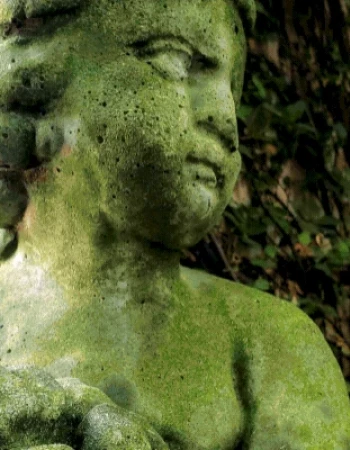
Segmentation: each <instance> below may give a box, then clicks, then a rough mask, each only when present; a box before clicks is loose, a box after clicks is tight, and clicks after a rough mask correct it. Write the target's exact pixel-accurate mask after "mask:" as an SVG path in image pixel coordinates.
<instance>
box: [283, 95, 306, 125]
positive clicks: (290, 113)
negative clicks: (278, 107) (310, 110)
mask: <svg viewBox="0 0 350 450" xmlns="http://www.w3.org/2000/svg"><path fill="white" fill-rule="evenodd" d="M306 108H307V105H306V103H305V102H304V100H299V101H297V102H295V103H293V104H291V105H288V106H287V108H286V110H285V114H286V119H287V120H288V122H289V123H294V122H297V121H298V120H299V119H301V118H302V116H303V115H304V113H305V112H306Z"/></svg>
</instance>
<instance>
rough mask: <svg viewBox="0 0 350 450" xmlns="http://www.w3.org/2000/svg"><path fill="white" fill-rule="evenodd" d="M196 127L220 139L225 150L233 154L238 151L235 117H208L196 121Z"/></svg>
mask: <svg viewBox="0 0 350 450" xmlns="http://www.w3.org/2000/svg"><path fill="white" fill-rule="evenodd" d="M197 123H198V125H199V126H201V127H203V128H205V129H206V130H207V131H209V132H210V133H213V134H215V135H216V137H217V138H219V139H220V141H221V143H222V145H223V146H224V148H225V150H228V151H229V152H230V153H234V152H235V151H236V150H238V134H237V124H236V115H235V114H233V117H232V116H229V117H223V118H220V116H219V117H218V115H217V114H216V115H214V114H212V115H208V116H207V117H206V118H205V119H202V120H199V121H197Z"/></svg>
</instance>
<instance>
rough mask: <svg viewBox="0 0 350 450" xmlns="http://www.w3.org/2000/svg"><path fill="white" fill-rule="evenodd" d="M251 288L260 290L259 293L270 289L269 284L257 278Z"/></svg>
mask: <svg viewBox="0 0 350 450" xmlns="http://www.w3.org/2000/svg"><path fill="white" fill-rule="evenodd" d="M253 287H254V288H255V289H260V291H268V290H269V289H270V283H269V282H268V281H267V280H265V279H264V278H258V279H257V280H256V281H255V282H254V284H253Z"/></svg>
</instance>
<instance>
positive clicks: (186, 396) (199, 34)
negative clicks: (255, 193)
mask: <svg viewBox="0 0 350 450" xmlns="http://www.w3.org/2000/svg"><path fill="white" fill-rule="evenodd" d="M235 5H236V6H237V7H236V6H235ZM36 15H38V16H40V17H34V16H36ZM253 17H254V4H253V2H251V1H250V0H247V1H245V0H240V1H237V2H231V1H228V0H162V1H159V0H146V1H145V0H118V1H110V0H90V1H86V2H81V3H80V2H75V1H74V0H69V1H68V2H64V0H62V1H58V2H54V1H46V0H38V1H34V0H32V1H28V2H26V1H19V2H15V1H14V2H12V1H5V0H0V22H1V23H2V24H3V29H4V32H3V36H2V38H1V43H0V44H1V45H0V61H1V63H0V109H1V118H2V119H1V120H2V122H1V123H5V124H7V125H6V126H7V127H8V130H7V129H6V130H7V131H6V132H5V134H8V135H9V136H11V137H12V139H14V140H15V141H16V145H14V144H12V141H11V145H13V146H12V147H11V146H10V145H8V146H7V147H6V145H5V144H4V146H3V147H2V148H3V150H2V153H3V154H5V153H6V155H7V156H6V158H5V157H4V158H3V159H4V160H5V159H8V160H9V161H10V160H11V161H10V163H8V164H9V165H13V167H15V170H12V171H11V170H9V168H7V169H6V170H5V171H4V172H1V173H0V174H1V178H0V227H3V228H4V229H5V230H6V232H9V231H11V232H12V233H16V235H17V234H18V237H19V242H18V249H17V251H13V252H12V253H13V254H12V253H11V252H9V253H8V254H7V256H6V257H5V258H3V259H5V260H6V261H5V262H2V263H1V265H0V358H1V364H2V365H3V366H4V369H2V371H1V374H0V375H1V376H0V378H1V380H0V450H5V449H8V448H12V449H23V448H33V447H35V448H41V449H42V450H46V449H47V450H64V449H67V450H68V448H73V449H75V450H79V449H84V450H90V449H96V450H97V449H101V450H104V449H107V448H108V449H112V448H116V449H118V448H120V449H123V450H126V449H130V450H131V449H135V450H141V449H145V450H146V449H154V450H158V449H159V450H163V449H167V448H169V449H170V450H175V449H176V450H197V449H198V450H212V449H220V450H225V449H239V448H245V449H249V450H281V449H282V448H286V449H287V448H288V449H298V450H316V449H317V450H347V449H349V448H350V426H349V424H350V408H349V401H348V397H347V392H346V388H345V384H344V381H343V379H342V376H341V372H340V369H339V367H338V366H337V363H336V361H335V359H334V357H333V355H332V353H331V351H330V349H329V348H328V346H327V344H326V343H325V341H324V339H323V337H322V335H321V333H320V332H319V330H318V329H317V327H316V326H315V325H314V324H313V323H312V322H311V321H310V320H309V319H308V318H307V317H306V316H305V315H304V314H303V313H301V312H300V311H299V310H298V309H297V308H296V307H295V306H293V305H291V304H288V303H286V302H283V301H280V300H278V299H275V298H273V297H271V296H268V295H265V294H263V293H261V292H259V291H256V290H253V289H249V288H246V287H244V286H241V285H239V284H235V283H230V282H227V281H224V280H220V279H217V278H215V277H212V276H209V275H207V274H204V273H201V272H197V271H193V270H188V269H183V268H180V264H179V261H180V255H181V249H182V248H184V247H187V246H189V245H192V244H194V243H195V242H197V241H198V240H199V239H200V238H201V237H202V236H203V235H205V233H206V232H207V231H208V230H209V229H210V228H211V227H212V226H213V225H214V224H215V223H216V222H217V221H218V220H219V219H220V216H221V214H222V212H223V210H224V208H225V206H226V205H227V203H228V202H229V201H230V198H231V195H232V189H233V186H234V183H235V180H236V178H237V175H238V172H239V169H240V155H239V152H238V150H237V142H238V139H237V125H236V117H235V114H236V107H237V104H238V103H239V100H240V96H241V90H242V84H243V72H244V60H245V47H246V42H245V36H244V26H248V25H247V24H249V23H252V20H253ZM244 24H245V25H244ZM21 124H23V128H22V126H21ZM26 127H28V128H27V131H26ZM25 136H28V140H27V139H25ZM4 139H5V138H4ZM16 139H17V140H16ZM33 143H34V145H33ZM32 147H34V148H32ZM30 152H32V153H30ZM33 161H34V162H35V164H34V163H33ZM27 162H28V164H29V167H28V166H26V164H27ZM11 167H12V166H11ZM10 169H11V168H10ZM29 169H30V170H29ZM18 180H25V181H26V186H24V184H23V183H22V181H18ZM27 191H28V193H29V198H30V202H29V205H28V207H27ZM26 208H27V209H26ZM24 210H26V211H24ZM24 212H25V214H24ZM6 232H3V241H4V242H6V239H7V238H8V236H7V235H6ZM20 368H22V369H23V368H25V370H24V371H23V370H22V371H20V370H19V369H20ZM9 369H12V371H10V370H9ZM43 369H44V370H45V371H46V372H43V371H42V370H43ZM45 373H46V374H45ZM49 374H50V375H49ZM55 444H57V447H55ZM67 446H68V448H67Z"/></svg>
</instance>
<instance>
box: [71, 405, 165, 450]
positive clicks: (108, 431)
mask: <svg viewBox="0 0 350 450" xmlns="http://www.w3.org/2000/svg"><path fill="white" fill-rule="evenodd" d="M79 434H80V437H81V439H82V446H81V450H115V449H122V450H168V446H167V445H166V444H165V442H164V441H163V439H162V438H161V437H160V435H159V434H158V433H157V432H156V431H155V430H154V429H153V428H152V427H151V426H150V425H149V424H148V423H147V422H146V421H145V420H144V419H143V418H141V417H140V416H138V415H137V414H135V413H132V412H130V411H127V410H125V409H124V408H121V407H119V406H117V405H113V406H110V405H106V404H104V405H99V406H96V407H95V408H93V409H92V410H91V411H90V412H89V413H88V414H87V415H86V416H85V418H84V420H83V421H82V423H81V424H80V427H79Z"/></svg>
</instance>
